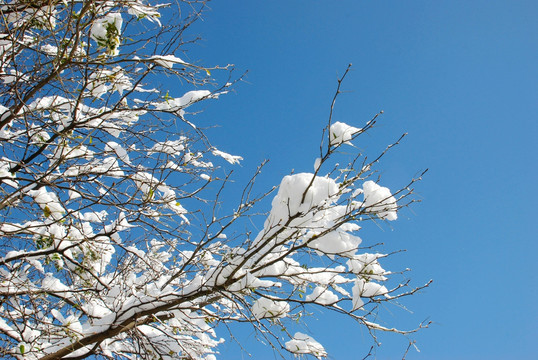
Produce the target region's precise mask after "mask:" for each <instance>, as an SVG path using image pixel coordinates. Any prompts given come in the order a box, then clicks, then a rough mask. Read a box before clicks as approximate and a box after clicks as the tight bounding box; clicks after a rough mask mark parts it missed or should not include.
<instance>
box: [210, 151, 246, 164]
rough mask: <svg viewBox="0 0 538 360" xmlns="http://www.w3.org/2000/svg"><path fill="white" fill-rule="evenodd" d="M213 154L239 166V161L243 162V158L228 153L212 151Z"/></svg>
mask: <svg viewBox="0 0 538 360" xmlns="http://www.w3.org/2000/svg"><path fill="white" fill-rule="evenodd" d="M211 153H212V154H213V155H215V156H220V157H221V158H223V159H224V160H226V161H228V162H229V163H230V164H232V165H233V164H239V161H241V160H243V158H242V157H241V156H237V155H230V154H228V153H225V152H224V151H220V150H217V149H213V150H211Z"/></svg>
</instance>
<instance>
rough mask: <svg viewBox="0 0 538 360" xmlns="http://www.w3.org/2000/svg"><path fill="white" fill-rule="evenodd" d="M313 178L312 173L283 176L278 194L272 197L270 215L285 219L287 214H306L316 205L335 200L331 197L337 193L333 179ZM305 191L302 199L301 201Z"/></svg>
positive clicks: (336, 185) (336, 186)
mask: <svg viewBox="0 0 538 360" xmlns="http://www.w3.org/2000/svg"><path fill="white" fill-rule="evenodd" d="M313 178H314V174H310V173H299V174H294V175H287V176H285V177H284V178H283V179H282V182H281V183H280V188H279V190H278V194H277V195H276V196H275V198H274V199H273V202H272V205H273V208H272V210H271V215H272V216H274V217H275V218H279V219H287V218H288V217H289V216H293V215H296V214H298V213H302V214H306V213H308V211H310V209H312V208H314V207H316V206H321V205H324V204H326V203H327V202H334V201H336V200H337V199H335V198H333V199H331V198H332V197H335V195H336V194H337V193H338V184H337V183H336V182H335V181H334V180H333V179H331V178H329V177H321V176H316V177H315V178H314V179H313ZM312 179H313V181H312ZM310 183H312V185H310ZM309 185H310V186H309ZM305 191H306V195H305V196H304V201H302V202H301V200H302V198H303V194H304V192H305Z"/></svg>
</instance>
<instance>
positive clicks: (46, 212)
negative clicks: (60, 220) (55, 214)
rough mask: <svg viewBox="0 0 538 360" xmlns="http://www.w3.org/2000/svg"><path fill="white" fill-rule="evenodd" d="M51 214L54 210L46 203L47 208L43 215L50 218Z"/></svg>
mask: <svg viewBox="0 0 538 360" xmlns="http://www.w3.org/2000/svg"><path fill="white" fill-rule="evenodd" d="M51 214H52V212H51V211H50V208H49V207H48V206H46V205H45V208H44V209H43V215H45V217H47V218H48V217H49V216H50V215H51Z"/></svg>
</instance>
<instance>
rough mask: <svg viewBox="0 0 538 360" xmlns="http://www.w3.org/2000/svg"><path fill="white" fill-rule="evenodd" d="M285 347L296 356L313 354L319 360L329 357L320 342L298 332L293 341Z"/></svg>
mask: <svg viewBox="0 0 538 360" xmlns="http://www.w3.org/2000/svg"><path fill="white" fill-rule="evenodd" d="M285 345H286V349H287V350H288V351H289V352H291V353H294V354H311V355H313V356H315V357H316V358H318V359H321V358H324V357H327V352H326V351H325V349H324V348H323V346H322V345H321V344H320V343H319V342H317V341H316V340H314V339H313V338H311V337H310V336H308V335H306V334H303V333H300V332H296V333H295V335H293V339H291V340H290V341H288V342H286V344H285Z"/></svg>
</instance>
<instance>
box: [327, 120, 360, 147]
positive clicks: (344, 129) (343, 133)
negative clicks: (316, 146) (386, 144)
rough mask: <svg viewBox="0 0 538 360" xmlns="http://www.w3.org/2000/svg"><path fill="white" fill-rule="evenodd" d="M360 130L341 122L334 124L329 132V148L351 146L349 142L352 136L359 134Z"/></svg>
mask: <svg viewBox="0 0 538 360" xmlns="http://www.w3.org/2000/svg"><path fill="white" fill-rule="evenodd" d="M361 130H362V129H360V128H356V127H353V126H349V125H347V124H344V123H342V122H335V123H334V124H332V125H331V128H330V130H329V136H330V139H331V146H338V145H341V144H348V145H351V143H350V142H349V140H351V139H352V138H353V135H355V134H357V133H359V132H360V131H361Z"/></svg>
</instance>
